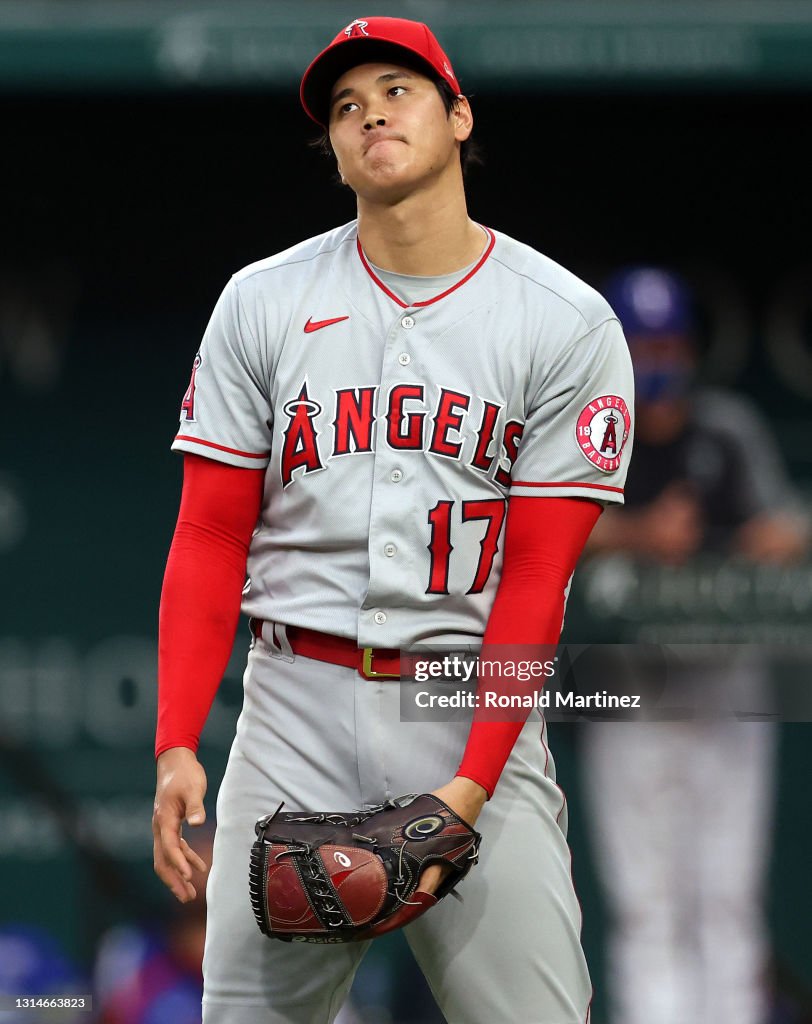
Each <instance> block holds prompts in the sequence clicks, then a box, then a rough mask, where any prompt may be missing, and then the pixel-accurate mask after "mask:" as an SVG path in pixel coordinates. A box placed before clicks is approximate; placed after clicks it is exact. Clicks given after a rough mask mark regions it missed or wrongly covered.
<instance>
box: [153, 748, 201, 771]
mask: <svg viewBox="0 0 812 1024" xmlns="http://www.w3.org/2000/svg"><path fill="white" fill-rule="evenodd" d="M155 760H156V764H157V765H158V767H159V768H164V767H169V766H176V765H178V764H182V763H183V762H184V761H186V762H190V763H191V762H197V752H196V751H195V750H193V749H192V748H191V747H166V748H165V749H164V750H162V751H161V753H160V754H158V756H157V758H156V759H155Z"/></svg>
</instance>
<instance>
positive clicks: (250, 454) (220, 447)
mask: <svg viewBox="0 0 812 1024" xmlns="http://www.w3.org/2000/svg"><path fill="white" fill-rule="evenodd" d="M175 440H176V441H193V442H194V443H195V444H204V445H205V446H206V447H207V448H216V449H217V450H218V451H220V452H228V453H229V455H242V457H243V458H244V459H267V458H268V456H269V455H270V454H271V453H270V452H265V454H264V455H255V454H254V453H253V452H241V451H240V450H239V448H226V446H225V445H223V444H215V443H214V441H204V440H203V439H202V438H200V437H189V436H188V434H177V435H176V436H175Z"/></svg>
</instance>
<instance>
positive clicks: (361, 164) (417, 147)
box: [329, 64, 473, 201]
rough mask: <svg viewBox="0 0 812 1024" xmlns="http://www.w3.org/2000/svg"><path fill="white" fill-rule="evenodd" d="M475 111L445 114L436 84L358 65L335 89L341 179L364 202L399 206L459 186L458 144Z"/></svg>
mask: <svg viewBox="0 0 812 1024" xmlns="http://www.w3.org/2000/svg"><path fill="white" fill-rule="evenodd" d="M472 124H473V122H472V118H471V110H470V107H469V106H468V102H467V100H464V99H463V100H461V101H460V104H459V111H456V110H455V111H452V112H451V115H450V116H449V115H448V114H447V113H446V110H445V106H444V104H443V100H442V98H441V96H440V94H439V92H438V91H437V87H436V86H435V85H434V83H433V82H432V81H431V80H430V79H428V78H426V77H425V76H424V75H421V74H420V73H419V72H417V71H413V70H411V69H409V68H405V67H400V66H399V65H395V64H361V65H359V66H358V67H355V68H352V69H350V70H349V71H347V72H345V73H344V74H343V75H342V76H341V78H339V79H338V81H337V82H336V83H335V85H334V86H333V91H332V97H331V107H330V127H329V131H330V141H331V143H332V146H333V150H334V151H335V154H336V158H337V160H338V167H339V170H340V172H341V175H342V178H343V179H344V181H346V183H347V184H348V185H349V186H350V188H351V189H352V190H353V191H354V192H355V193H356V194H357V195H358V196H359V197H361V198H365V199H370V200H373V201H398V200H399V199H402V198H404V197H405V196H407V195H409V194H410V193H411V192H413V191H414V190H416V189H418V188H425V187H427V186H428V185H429V184H430V183H431V182H432V181H436V180H441V179H443V178H447V179H449V180H451V179H454V178H455V177H456V180H457V181H459V180H461V179H460V167H459V156H458V143H460V142H462V141H464V140H465V139H467V138H468V136H469V135H470V133H471V128H472Z"/></svg>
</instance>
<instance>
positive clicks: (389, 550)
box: [383, 544, 398, 558]
mask: <svg viewBox="0 0 812 1024" xmlns="http://www.w3.org/2000/svg"><path fill="white" fill-rule="evenodd" d="M397 550H398V549H397V548H396V547H395V545H394V544H386V545H384V549H383V553H384V554H385V555H386V557H387V558H391V557H392V556H393V555H395V554H397Z"/></svg>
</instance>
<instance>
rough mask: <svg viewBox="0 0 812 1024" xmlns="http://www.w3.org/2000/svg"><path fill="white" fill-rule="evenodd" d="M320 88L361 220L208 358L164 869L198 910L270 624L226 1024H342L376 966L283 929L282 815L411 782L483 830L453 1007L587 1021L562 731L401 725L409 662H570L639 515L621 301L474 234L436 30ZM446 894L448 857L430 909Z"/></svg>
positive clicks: (201, 357) (464, 116) (192, 483)
mask: <svg viewBox="0 0 812 1024" xmlns="http://www.w3.org/2000/svg"><path fill="white" fill-rule="evenodd" d="M301 99H302V103H303V106H304V109H305V111H306V112H307V114H308V115H309V116H310V117H311V118H312V119H313V120H314V121H316V122H317V123H318V124H319V125H320V126H321V127H322V128H323V130H324V132H325V140H326V142H327V144H328V145H329V147H330V148H331V150H332V152H333V153H334V155H335V159H336V161H337V166H338V171H339V173H340V175H341V179H342V181H343V182H344V183H345V184H346V185H347V187H348V188H350V189H352V191H353V192H354V193H355V195H356V197H357V208H358V216H357V220H355V221H353V222H352V223H349V224H345V225H343V226H341V227H339V228H336V229H334V230H331V231H328V232H327V233H325V234H323V235H320V236H319V237H316V238H312V239H309V240H307V241H304V242H302V243H301V244H299V245H296V246H294V247H293V248H291V249H289V250H287V251H285V252H282V253H279V254H277V255H275V256H272V257H270V258H269V259H266V260H263V261H261V262H259V263H256V264H253V265H251V266H249V267H246V268H245V269H244V270H241V271H239V272H238V273H237V274H235V275H234V277H232V279H231V280H230V281H229V283H228V284H227V285H226V287H225V290H224V291H223V293H222V295H221V297H220V299H219V301H218V303H217V305H216V307H215V310H214V313H213V315H212V318H211V321H210V323H209V326H208V328H207V330H206V332H205V335H204V338H203V342H202V344H201V346H200V349H199V351H198V353H197V355H196V357H195V359H194V367H193V371H192V378H191V380H190V382H189V386H188V388H187V390H186V393H185V395H184V397H183V401H182V407H181V417H180V430H179V432H178V434H177V437H176V438H175V442H174V445H173V447H174V448H175V450H177V451H181V452H183V453H184V484H183V494H182V499H181V508H180V515H179V519H178V524H177V528H176V531H175V536H174V539H173V543H172V547H171V551H170V555H169V559H168V563H167V569H166V576H165V580H164V588H163V593H162V598H161V612H160V656H159V661H160V664H159V716H158V732H157V745H156V754H157V757H158V782H157V793H156V801H155V815H154V823H153V831H154V836H155V865H156V871H157V873H158V875H159V876H160V877H161V879H162V880H163V881H164V882H165V883H166V884H167V886H168V887H169V888H170V889H171V890H172V892H173V893H174V894H175V895H176V896H177V897H178V898H179V899H180V900H187V899H190V898H191V897H192V895H193V893H194V881H193V879H194V871H195V870H197V869H200V868H201V867H202V866H203V865H202V862H201V861H200V860H199V858H197V857H196V856H195V855H194V853H193V851H191V850H190V848H189V846H188V845H187V843H186V841H185V840H184V839H183V838H182V837H181V825H182V823H183V822H188V823H189V824H191V825H194V824H196V823H198V822H200V821H202V820H203V817H204V813H205V812H204V809H203V797H204V794H205V790H206V777H205V773H204V770H203V768H202V766H201V765H200V764H199V762H198V761H197V758H196V756H195V751H196V749H197V745H198V738H199V735H200V732H201V729H202V727H203V724H204V722H205V719H206V716H207V713H208V710H209V707H210V705H211V702H212V699H213V697H214V694H215V692H216V689H217V686H218V684H219V681H220V678H221V675H222V673H223V671H224V668H225V665H226V662H227V660H228V657H229V654H230V650H231V646H232V643H233V639H234V633H235V629H236V625H237V620H238V616H239V611H240V606H241V605H242V610H243V612H245V613H246V614H247V615H248V616H250V618H251V626H252V633H253V638H254V639H253V643H252V647H251V650H250V652H249V655H248V664H247V668H246V673H245V680H244V686H245V698H244V706H243V711H242V714H241V716H240V719H239V722H238V725H237V731H236V737H235V740H234V744H233V747H232V750H231V754H230V757H229V762H228V767H227V769H226V773H225V777H224V779H223V783H222V786H221V788H220V792H219V796H218V801H217V835H216V839H215V847H214V853H213V866H212V870H211V875H210V878H209V883H208V903H209V920H208V932H207V938H206V951H205V958H204V981H205V987H204V998H203V1006H204V1021H206V1024H248V1022H251V1024H257V1022H266V1024H282V1022H289V1024H305V1022H308V1024H311V1022H328V1021H332V1020H333V1019H334V1017H335V1015H336V1013H337V1012H338V1010H339V1008H340V1006H341V1004H342V1002H343V1000H344V999H345V997H346V994H347V992H348V991H349V988H350V985H351V982H352V978H353V975H354V972H355V970H356V969H357V967H358V964H359V962H360V959H361V957H362V956H363V953H364V950H365V949H366V948H367V947H366V944H365V943H345V944H336V945H317V946H311V945H302V944H297V943H282V942H279V941H277V940H273V939H271V940H269V939H267V938H265V937H263V936H262V935H260V934H259V932H258V931H257V928H256V924H255V922H254V919H253V915H252V912H251V906H250V902H249V894H248V890H247V865H248V858H249V851H250V848H251V843H252V841H253V839H254V823H255V822H256V820H257V819H258V818H260V817H261V816H262V815H266V814H268V813H269V812H272V811H273V810H274V808H276V807H277V806H278V804H279V803H280V801H285V805H286V807H287V808H290V809H302V810H306V809H310V810H322V809H325V808H337V809H339V808H340V809H343V810H347V809H349V808H353V807H356V808H364V807H369V806H374V805H376V804H379V803H381V802H382V801H385V800H387V799H389V798H392V797H397V796H398V795H400V794H403V793H408V792H432V793H434V794H436V795H437V796H439V797H440V798H442V799H443V800H444V801H445V802H446V803H447V804H448V806H449V807H450V808H452V809H453V811H454V812H456V813H457V814H458V815H460V817H462V818H464V819H465V820H466V821H468V822H469V823H470V824H472V825H473V824H474V823H476V827H477V829H478V830H480V831H481V834H482V837H483V838H482V854H481V858H480V863H479V864H478V865H477V866H476V867H475V868H474V870H473V871H472V872H471V874H470V875H469V877H468V878H467V879H466V880H465V882H464V883H463V886H464V902H458V901H455V900H445V901H443V902H442V903H439V904H438V905H437V906H435V907H433V908H432V909H431V910H430V911H429V912H428V913H426V914H425V915H424V916H422V917H420V918H419V920H416V921H414V922H413V923H412V924H410V925H409V926H408V927H407V928H406V932H405V934H406V936H407V938H408V941H409V943H410V945H411V947H412V949H413V951H414V953H415V955H416V958H417V961H418V963H419V964H420V966H421V968H422V970H423V971H424V973H425V975H426V977H427V979H428V982H429V984H430V985H431V988H432V991H433V993H434V995H435V997H436V999H437V1001H438V1003H439V1005H440V1007H441V1009H442V1010H443V1012H444V1014H445V1015H446V1017H447V1019H448V1020H449V1021H450V1022H452V1024H463V1022H464V1024H480V1022H481V1024H485V1022H487V1024H493V1022H494V1021H500V1022H501V1021H521V1022H522V1024H576V1022H578V1024H583V1022H584V1021H586V1020H588V1017H589V1003H590V998H591V986H590V982H589V977H588V972H587V968H586V964H585V961H584V957H583V953H582V950H581V945H580V924H581V921H580V909H579V905H578V902H577V899H576V897H575V894H574V891H573V887H572V881H571V874H570V854H569V850H568V847H567V844H566V809H565V802H564V797H563V794H562V792H561V791H560V789H559V788H558V787H557V785H556V782H555V768H554V763H553V759H552V757H551V755H550V752H549V749H548V747H547V738H546V729H545V725H544V722H543V720H542V718H541V716H540V715H539V713H538V711H537V710H533V711H532V713H530V712H525V718H524V720H522V721H503V722H487V721H480V720H478V719H477V718H476V717H475V716H474V713H473V712H469V711H466V712H465V713H464V714H460V715H459V716H458V717H457V718H455V719H454V720H452V721H450V722H426V723H411V722H410V723H406V722H403V721H401V715H400V694H399V690H400V687H399V684H398V678H397V673H398V670H397V667H396V657H395V656H396V655H397V652H398V651H401V650H404V649H408V648H411V647H414V646H415V645H417V644H420V643H428V644H431V645H439V644H463V645H467V646H474V647H476V646H477V645H479V644H481V643H483V642H484V643H485V644H486V645H500V644H507V643H510V644H540V643H544V644H554V643H556V642H557V640H558V637H559V634H560V630H561V625H562V620H563V613H564V603H565V595H566V591H567V588H568V585H569V580H570V578H571V575H572V573H573V570H574V567H575V564H576V562H577V560H578V556H579V554H580V552H581V550H582V548H583V545H584V543H585V541H586V539H587V537H588V535H589V533H590V531H591V529H592V527H593V526H594V524H595V522H596V520H597V519H598V516H599V515H600V512H601V509H602V507H603V506H605V505H607V504H612V503H619V502H622V500H623V483H624V478H625V475H626V465H627V462H628V457H629V448H630V435H631V421H630V415H631V413H630V410H631V408H632V401H633V395H632V372H631V365H630V360H629V356H628V350H627V348H626V344H625V341H624V338H623V335H622V331H621V328H620V326H619V323H618V321H617V319H616V318H615V316H614V314H613V313H612V310H611V309H610V308H609V306H608V305H607V303H606V302H605V300H604V299H602V298H601V296H600V295H598V294H597V293H596V292H595V291H593V290H592V289H591V288H589V287H588V286H587V285H585V284H584V283H583V282H581V281H580V280H578V279H577V278H576V277H574V276H573V275H572V274H570V273H569V272H567V271H566V270H564V269H563V268H562V267H560V266H558V265H557V264H555V263H554V262H553V261H551V260H550V259H548V258H546V257H545V256H542V255H540V254H539V253H537V252H535V251H534V250H532V249H530V248H529V247H528V246H526V245H523V244H521V243H520V242H517V241H515V240H514V239H512V238H509V237H507V236H506V235H504V234H501V233H499V232H496V231H494V230H492V229H491V228H488V227H485V226H482V225H480V224H478V223H477V222H476V221H474V220H472V219H471V218H470V217H469V216H468V212H467V208H466V200H465V191H464V187H463V173H462V156H463V154H464V150H465V149H466V143H467V141H468V139H469V137H470V135H471V130H472V126H473V118H472V113H471V108H470V105H469V102H468V100H467V99H466V97H465V96H464V95H463V94H462V92H461V89H460V85H459V83H458V81H457V78H456V77H455V74H454V71H453V68H452V64H451V61H450V60H449V58H448V56H447V55H446V54H445V53H444V52H443V50H442V49H441V47H440V45H439V43H438V41H437V40H436V38H435V37H434V35H433V34H432V32H431V31H430V30H429V28H428V27H427V26H425V25H422V24H418V23H415V22H411V21H406V20H403V19H398V18H373V17H370V18H365V19H359V20H356V21H354V22H352V23H351V24H350V25H348V26H347V27H346V28H344V29H342V30H341V31H340V32H339V33H338V35H337V36H336V38H335V39H334V40H333V41H332V43H330V45H329V46H327V48H326V49H325V50H324V51H323V52H322V53H320V54H319V55H318V56H317V57H316V58H315V60H314V61H313V63H312V64H311V65H310V66H309V67H308V69H307V70H306V72H305V74H304V78H303V80H302V86H301ZM246 561H247V575H248V581H247V582H245V574H246ZM483 638H484V641H483ZM393 661H394V662H395V665H394V667H393ZM480 685H481V684H480ZM528 714H529V717H527V716H528ZM497 783H498V785H497ZM443 876H444V868H443V867H442V866H438V865H436V864H432V865H430V866H429V867H428V868H426V869H425V870H424V871H423V873H422V875H421V876H420V878H421V889H422V890H423V891H424V892H426V893H433V892H434V891H436V889H437V887H438V885H439V884H440V883H441V880H442V877H443Z"/></svg>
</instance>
